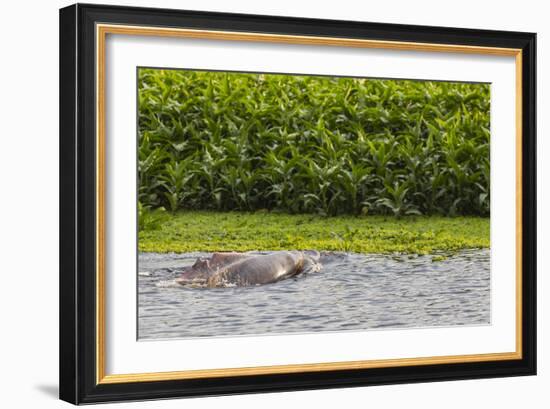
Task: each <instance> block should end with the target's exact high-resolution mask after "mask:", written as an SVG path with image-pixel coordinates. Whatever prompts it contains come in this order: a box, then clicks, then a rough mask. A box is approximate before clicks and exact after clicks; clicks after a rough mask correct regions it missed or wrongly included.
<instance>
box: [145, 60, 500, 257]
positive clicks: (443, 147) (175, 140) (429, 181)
mask: <svg viewBox="0 0 550 409" xmlns="http://www.w3.org/2000/svg"><path fill="white" fill-rule="evenodd" d="M138 87H139V92H138V97H139V201H140V208H141V210H142V212H146V211H147V209H156V208H159V207H164V208H166V209H169V210H171V211H177V210H189V209H194V210H205V209H210V210H216V211H230V210H240V211H253V210H263V209H268V210H277V211H282V212H287V213H292V214H297V213H309V214H319V215H342V214H348V215H365V214H369V215H374V214H379V215H395V216H398V217H401V216H406V215H412V214H416V215H420V214H424V215H446V216H454V215H476V216H487V215H488V214H489V113H490V105H489V104H490V97H489V96H490V87H489V85H488V84H464V83H446V82H430V81H425V82H422V81H405V80H402V81H401V80H400V81H396V80H373V79H356V78H331V77H314V76H289V75H271V74H269V75H264V74H236V73H215V72H196V71H176V70H158V69H140V70H139V76H138ZM143 214H147V215H149V216H144V217H149V218H150V219H149V220H148V221H145V220H142V221H143V223H144V224H147V223H149V224H155V223H156V222H155V220H154V219H155V216H151V214H149V213H143ZM151 217H152V219H151ZM195 218H197V219H196V220H195ZM233 218H235V220H234V221H233ZM383 220H384V219H383V218H371V217H369V218H367V219H364V218H359V219H351V218H347V217H342V218H337V219H324V218H317V217H311V218H310V217H309V216H296V217H295V218H293V217H291V216H288V217H286V216H280V215H278V216H276V217H275V216H272V215H270V214H260V215H248V216H247V215H236V214H231V215H223V214H219V213H181V214H178V215H177V217H175V218H174V219H173V220H167V221H166V223H167V225H166V226H164V225H163V227H162V229H161V230H152V231H149V230H145V231H143V232H142V233H140V248H141V249H143V250H161V251H168V250H177V251H187V250H196V249H199V248H200V249H204V250H206V249H214V248H215V249H217V250H221V249H234V250H237V249H239V250H250V249H252V248H255V249H259V248H267V247H269V246H272V247H271V248H273V249H274V248H282V247H286V246H287V245H288V243H291V244H292V245H293V246H296V247H299V248H300V247H301V248H325V249H339V248H341V246H343V245H344V246H345V245H346V244H344V243H346V240H348V238H349V240H348V241H349V242H350V243H349V248H350V249H351V250H353V251H413V252H417V251H420V252H424V251H428V250H430V249H433V248H441V249H455V248H462V247H477V246H486V245H488V235H487V232H488V221H487V220H480V219H476V218H474V219H464V218H458V219H450V220H446V219H442V218H430V219H423V218H418V219H416V221H412V220H409V219H406V222H405V221H398V220H389V221H387V222H383ZM290 222H291V223H292V224H291V225H289V224H288V223H290ZM298 222H300V223H301V224H298V229H297V230H296V228H295V227H296V226H295V225H294V224H297V223H298ZM310 222H311V223H314V226H312V227H311V228H310V227H308V226H310ZM238 223H244V225H245V226H246V228H239V225H238ZM270 223H271V224H270ZM404 223H406V224H407V226H409V224H410V226H411V227H410V228H408V227H407V228H405V227H404V226H405V224H404ZM347 225H349V226H350V229H351V230H349V231H348V230H345V227H346V226H347ZM178 227H180V228H181V229H180V228H178ZM359 227H360V229H359V230H358V231H357V233H355V230H353V229H358V228H359ZM233 229H235V230H233ZM317 231H318V232H319V234H320V235H319V236H315V235H313V233H312V232H317ZM331 233H334V235H331ZM339 237H340V238H341V240H340V239H339ZM285 240H286V241H285ZM289 240H290V242H289ZM219 246H221V247H219Z"/></svg>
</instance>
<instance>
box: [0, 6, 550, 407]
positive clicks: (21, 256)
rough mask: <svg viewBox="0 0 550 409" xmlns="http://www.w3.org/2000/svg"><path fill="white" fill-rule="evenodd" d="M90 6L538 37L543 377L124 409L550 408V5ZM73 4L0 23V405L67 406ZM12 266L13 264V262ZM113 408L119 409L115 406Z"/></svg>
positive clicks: (20, 9)
mask: <svg viewBox="0 0 550 409" xmlns="http://www.w3.org/2000/svg"><path fill="white" fill-rule="evenodd" d="M88 2H90V3H103V4H120V5H136V6H153V7H169V8H184V9H196V10H208V11H223V12H241V13H252V14H271V15H285V16H298V17H315V18H331V19H345V20H358V21H374V22H387V23H404V24H422V25H441V26H452V27H468V28H481V29H483V28H486V29H498V30H519V31H532V32H537V33H538V74H539V77H538V116H539V120H538V138H539V139H538V185H539V190H538V198H539V202H538V206H539V221H538V230H539V244H538V252H539V260H538V266H539V268H538V294H539V305H538V313H539V316H538V321H539V339H538V342H539V360H538V363H539V375H538V376H537V377H522V378H504V379H489V380H472V381H460V382H443V383H425V384H416V385H395V386H381V387H370V388H354V389H335V390H324V391H310V392H291V393H277V394H262V395H246V396H230V397H218V398H201V399H192V400H186V401H181V400H171V401H162V402H155V403H125V404H117V405H114V406H116V407H119V406H120V407H122V405H124V407H131V408H134V407H135V408H137V407H143V408H147V407H159V408H175V407H181V406H182V405H185V406H186V407H189V408H217V407H220V406H225V407H233V406H239V407H241V408H256V407H278V406H281V405H285V406H286V407H298V406H301V407H303V406H307V407H309V406H314V407H318V408H324V407H334V406H345V407H356V406H357V407H359V406H361V407H364V406H366V405H368V406H370V407H373V408H376V407H384V408H394V407H396V408H397V407H398V408H403V407H406V408H411V407H412V408H415V407H422V408H441V407H445V408H446V409H450V408H464V407H498V408H507V407H522V406H527V405H529V406H530V407H533V408H542V407H547V405H548V403H549V402H550V393H549V392H548V386H547V385H549V384H550V355H549V354H548V352H547V349H546V345H548V343H549V341H548V338H547V335H548V330H549V325H550V321H549V320H548V318H547V312H548V309H549V306H550V302H549V300H550V296H545V293H547V292H548V291H550V284H549V283H550V280H548V278H547V277H545V273H546V271H547V270H548V267H549V265H550V256H548V255H547V252H546V250H547V248H548V246H550V238H549V233H548V229H550V217H549V216H547V215H546V214H545V212H544V210H543V209H545V208H547V207H549V206H550V197H549V194H550V186H549V184H548V177H549V176H550V162H547V161H546V160H545V159H546V158H550V144H549V143H548V141H547V140H546V139H545V134H547V133H548V132H549V123H550V122H549V121H548V120H547V115H548V113H549V104H550V102H549V100H548V95H547V94H544V93H543V92H542V91H543V90H544V89H545V88H546V87H547V84H548V82H549V81H548V80H547V78H546V75H548V74H545V73H547V72H549V61H548V60H549V58H550V45H549V44H548V43H547V41H548V39H549V38H550V25H548V15H550V13H549V10H548V8H547V7H546V5H545V3H546V2H543V1H534V0H533V1H531V0H523V1H521V2H518V1H514V2H511V1H504V0H503V1H485V2H482V1H479V0H476V1H472V0H462V1H460V2H443V1H440V0H439V1H421V0H416V1H407V0H394V1H385V2H382V1H371V2H368V1H357V0H355V1H354V0H339V1H337V2H335V1H320V0H318V1H313V0H311V1H305V0H304V1H301V2H299V1H296V0H277V1H270V2H260V1H252V0H231V1H230V2H224V1H223V0H201V1H197V0H188V1H177V0H159V1H146V0H133V1H123V0H119V1H109V0H103V1H100V2H96V1H93V0H89V1H88ZM68 4H70V3H69V2H65V1H58V0H55V1H54V0H48V1H19V2H15V1H13V2H4V4H3V5H2V19H1V20H2V21H1V23H0V33H1V35H0V44H1V53H0V56H1V57H0V58H1V63H0V182H1V183H0V209H1V212H0V215H1V217H0V240H1V242H0V255H1V256H2V261H1V262H0V266H1V267H2V271H1V277H2V282H1V284H0V314H1V321H0V334H1V338H0V385H1V387H0V388H1V393H0V405H1V406H2V407H6V408H18V407H31V408H33V407H40V408H49V407H62V406H66V404H65V403H63V402H60V401H58V400H57V379H58V369H57V366H58V301H57V300H58V232H57V229H58V164H57V162H58V8H60V7H63V6H65V5H68ZM6 260H7V262H6ZM114 406H113V407H114Z"/></svg>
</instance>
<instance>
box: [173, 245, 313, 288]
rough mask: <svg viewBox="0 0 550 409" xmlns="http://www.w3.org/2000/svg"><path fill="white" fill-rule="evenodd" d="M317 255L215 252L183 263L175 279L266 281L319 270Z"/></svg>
mask: <svg viewBox="0 0 550 409" xmlns="http://www.w3.org/2000/svg"><path fill="white" fill-rule="evenodd" d="M319 257H320V255H319V253H318V252H317V251H275V252H272V253H269V254H251V253H214V254H213V255H212V257H210V258H202V257H201V258H198V259H197V261H196V262H195V264H193V265H192V266H190V267H186V268H185V269H184V270H183V271H182V273H181V275H180V277H179V278H177V279H176V282H177V283H179V284H181V285H187V286H192V287H209V288H214V287H233V286H239V287H244V286H255V285H261V284H269V283H274V282H276V281H279V280H282V279H285V278H289V277H293V276H296V275H298V274H301V273H303V272H313V271H319V270H320V268H321V265H320V264H319Z"/></svg>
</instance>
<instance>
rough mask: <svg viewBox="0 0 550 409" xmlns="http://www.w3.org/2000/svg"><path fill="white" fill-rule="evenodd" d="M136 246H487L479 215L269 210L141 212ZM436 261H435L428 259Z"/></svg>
mask: <svg viewBox="0 0 550 409" xmlns="http://www.w3.org/2000/svg"><path fill="white" fill-rule="evenodd" d="M140 219H141V226H140V232H139V250H140V251H154V252H190V251H231V250H234V251H249V250H284V249H302V250H303V249H316V250H329V251H330V250H334V251H352V252H362V253H393V252H399V253H411V254H427V253H433V252H434V251H443V252H453V251H456V250H460V249H464V248H481V247H489V219H488V218H479V217H453V218H449V217H441V216H429V217H428V216H414V217H412V216H407V217H403V218H400V219H397V218H395V217H384V216H365V217H356V216H336V217H322V216H318V215H303V214H302V215H288V214H278V213H272V212H255V213H246V212H208V211H189V212H188V211H185V212H177V213H175V214H172V213H168V212H162V211H154V212H142V217H141V218H140ZM434 261H437V260H434Z"/></svg>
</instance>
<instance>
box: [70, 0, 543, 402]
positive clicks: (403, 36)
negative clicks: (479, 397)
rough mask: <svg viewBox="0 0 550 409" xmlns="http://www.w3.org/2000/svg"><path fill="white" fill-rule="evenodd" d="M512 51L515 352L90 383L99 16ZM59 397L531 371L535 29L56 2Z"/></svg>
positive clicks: (111, 397) (146, 395) (113, 20)
mask: <svg viewBox="0 0 550 409" xmlns="http://www.w3.org/2000/svg"><path fill="white" fill-rule="evenodd" d="M97 23H109V24H124V25H136V26H154V27H171V28H191V29H201V30H216V31H231V32H235V31H236V32H254V33H270V34H282V35H295V36H314V37H331V38H351V39H369V40H382V41H395V42H408V43H430V44H448V45H464V46H482V47H499V48H514V49H520V50H521V52H522V88H521V94H522V129H521V130H522V243H521V249H522V254H523V257H522V283H523V285H522V294H521V307H522V309H521V311H522V313H521V314H522V316H521V318H522V320H521V322H522V328H521V334H522V341H523V342H522V344H521V345H522V350H521V358H520V359H514V360H501V361H487V362H483V361H482V362H466V363H446V364H433V365H412V366H399V367H383V368H368V369H349V370H330V371H319V372H297V373H282V374H281V373H273V374H262V375H250V376H226V377H223V376H221V377H209V378H205V379H182V380H159V381H145V382H121V383H109V384H102V383H98V381H97V371H98V356H97V350H96V341H97V336H98V335H97V325H96V324H97V319H98V317H97V286H96V284H97V283H96V268H97V253H96V251H97V250H96V249H97V247H96V242H97V239H98V238H97V232H96V223H97V219H96V217H97V216H96V214H97V213H96V210H97V209H96V203H97V200H96V199H97V191H96V177H97V173H96V171H97V169H96V159H97V157H96V155H97V145H96V72H95V58H96V24H97ZM59 46H60V255H59V256H60V316H59V321H60V334H59V335H60V363H59V365H60V379H59V383H60V389H59V390H60V392H59V394H60V398H61V399H62V400H65V401H67V402H71V403H74V404H83V403H95V402H107V401H125V400H147V399H160V398H175V397H189V396H201V395H225V394H242V393H254V392H256V393H257V392H274V391H292V390H308V389H319V388H340V387H352V386H367V385H382V384H397V383H412V382H428V381H430V382H431V381H446V380H457V379H473V378H489V377H503V376H519V375H534V374H535V373H536V155H535V130H536V126H535V125H536V95H535V79H536V71H535V69H536V34H533V33H523V32H507V31H486V30H472V29H459V28H443V27H423V26H412V25H396V24H380V23H366V22H351V21H333V20H318V19H305V18H290V17H274V16H259V15H245V14H227V13H212V12H200V11H181V10H166V9H150V8H134V7H115V6H101V5H87V4H76V5H72V6H69V7H66V8H63V9H61V10H60V43H59Z"/></svg>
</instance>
